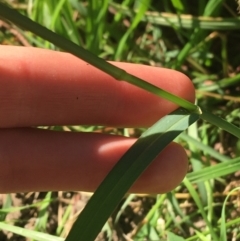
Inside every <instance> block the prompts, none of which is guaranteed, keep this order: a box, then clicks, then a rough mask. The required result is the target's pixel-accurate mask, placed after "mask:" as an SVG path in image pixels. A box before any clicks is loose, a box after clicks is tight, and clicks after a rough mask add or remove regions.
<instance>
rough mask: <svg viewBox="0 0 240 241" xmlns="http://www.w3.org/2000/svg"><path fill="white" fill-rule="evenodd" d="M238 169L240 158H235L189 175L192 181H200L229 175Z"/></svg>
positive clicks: (239, 167)
mask: <svg viewBox="0 0 240 241" xmlns="http://www.w3.org/2000/svg"><path fill="white" fill-rule="evenodd" d="M238 170H240V158H235V159H233V160H229V161H227V162H223V163H219V164H217V165H214V166H209V167H206V168H203V169H201V170H199V171H196V172H191V173H189V174H187V177H188V179H189V181H190V182H191V183H198V182H204V181H208V180H212V179H215V178H219V177H222V176H225V175H229V174H231V173H234V172H236V171H238Z"/></svg>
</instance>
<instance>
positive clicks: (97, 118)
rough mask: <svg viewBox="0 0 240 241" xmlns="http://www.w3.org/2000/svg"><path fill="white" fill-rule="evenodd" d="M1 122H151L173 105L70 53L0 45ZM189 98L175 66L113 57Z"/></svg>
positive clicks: (189, 87) (128, 68)
mask: <svg viewBox="0 0 240 241" xmlns="http://www.w3.org/2000/svg"><path fill="white" fill-rule="evenodd" d="M0 53H1V54H0V63H1V64H0V84H1V88H0V128H6V127H7V128H9V127H26V126H37V125H76V124H87V125H106V126H120V127H123V126H127V127H130V126H131V127H139V126H141V127H142V126H150V125H151V124H153V123H154V122H156V121H157V120H158V119H159V118H160V117H162V116H164V115H166V114H167V113H169V112H171V111H173V110H174V109H176V108H177V106H176V105H175V104H173V103H170V102H169V101H166V100H164V99H162V98H159V97H157V96H155V95H153V94H151V93H148V92H146V91H144V90H141V89H140V88H138V87H135V86H132V85H130V84H129V83H126V82H123V81H117V80H114V79H113V78H112V77H111V76H109V75H107V74H105V73H104V72H102V71H100V70H98V69H97V68H95V67H93V66H91V65H89V64H87V63H86V62H84V61H82V60H79V59H78V58H76V57H74V56H73V55H71V54H67V53H61V52H55V51H49V50H43V49H37V48H27V47H12V46H0ZM113 64H114V65H116V66H118V67H120V68H123V69H125V70H126V71H127V72H129V73H131V74H134V75H136V76H138V77H140V78H142V79H144V80H146V81H148V82H150V83H152V84H154V85H157V86H159V87H161V88H162V89H164V90H167V91H169V92H171V93H173V94H175V95H178V96H180V97H183V98H185V99H187V100H189V101H194V97H195V96H194V88H193V85H192V83H191V81H190V80H189V79H188V78H187V77H186V76H185V75H184V74H182V73H179V72H177V71H174V70H169V69H164V68H156V67H150V66H144V65H136V64H128V63H116V62H113Z"/></svg>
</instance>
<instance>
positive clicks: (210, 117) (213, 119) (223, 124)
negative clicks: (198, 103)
mask: <svg viewBox="0 0 240 241" xmlns="http://www.w3.org/2000/svg"><path fill="white" fill-rule="evenodd" d="M201 119H203V120H206V121H208V122H209V123H211V124H213V125H216V126H218V127H219V128H222V129H223V130H225V131H227V132H229V133H231V134H232V135H234V136H236V137H237V138H238V139H240V128H238V127H237V126H235V125H233V124H231V123H229V122H227V121H226V120H224V119H222V118H220V117H218V116H216V115H214V114H212V113H210V112H208V111H205V110H203V111H202V115H201Z"/></svg>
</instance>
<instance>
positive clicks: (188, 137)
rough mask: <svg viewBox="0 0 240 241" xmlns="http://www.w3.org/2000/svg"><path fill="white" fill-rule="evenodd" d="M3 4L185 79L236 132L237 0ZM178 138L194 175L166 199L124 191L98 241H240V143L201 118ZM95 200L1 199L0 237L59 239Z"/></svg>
mask: <svg viewBox="0 0 240 241" xmlns="http://www.w3.org/2000/svg"><path fill="white" fill-rule="evenodd" d="M4 2H6V3H7V4H9V5H10V6H11V7H13V8H14V9H17V10H18V11H19V12H21V13H22V14H24V15H26V16H28V17H29V18H31V19H32V20H34V21H36V22H38V23H40V24H42V25H44V26H45V27H47V28H49V29H51V30H53V31H54V32H56V33H58V34H59V35H61V36H64V37H65V38H67V39H69V40H71V41H72V42H74V43H76V44H77V45H80V46H82V47H84V48H86V49H87V50H89V51H90V52H92V53H94V54H96V55H98V56H99V57H101V58H103V59H104V60H116V61H123V62H130V63H139V64H145V65H150V66H156V67H165V68H171V69H176V70H178V71H181V72H183V73H185V74H186V75H187V76H189V78H190V79H191V80H192V82H193V84H194V86H195V88H196V96H197V100H196V103H197V104H198V105H199V106H201V107H203V108H204V109H207V110H208V111H209V112H211V113H213V114H215V115H217V116H220V117H222V118H224V119H226V120H227V121H228V122H231V123H232V124H234V125H236V126H238V127H240V94H239V93H240V55H239V54H238V53H239V52H240V45H239V43H240V15H239V13H238V5H237V2H236V1H234V0H232V1H223V0H209V1H205V0H201V1H200V0H199V1H196V3H195V4H196V5H194V6H193V4H192V1H190V0H171V1H167V0H162V1H153V0H152V1H150V0H125V1H117V0H115V1H113V0H89V1H81V0H79V1H77V0H62V1H57V0H52V1H49V0H35V1H30V0H29V1H4ZM0 30H1V31H0V43H1V44H4V45H20V46H36V47H40V48H48V49H53V50H59V51H61V49H60V48H58V47H57V46H55V45H53V44H51V43H49V42H48V41H46V40H43V39H42V38H40V37H38V36H36V35H34V34H32V33H30V32H29V31H23V30H22V29H20V28H18V27H17V26H15V25H13V24H12V23H10V22H8V21H6V20H4V19H2V20H0ZM40 128H50V129H52V130H58V131H59V130H60V131H86V132H90V131H91V132H102V133H111V134H119V135H125V136H133V137H139V136H140V135H141V133H142V132H143V131H145V129H144V128H139V129H133V128H119V129H117V128H113V127H102V126H61V127H59V126H55V127H52V126H51V127H40ZM175 141H176V142H178V143H180V144H182V145H183V146H184V147H185V149H186V152H187V154H188V157H189V172H188V174H187V176H186V178H185V179H184V180H183V182H182V183H181V185H179V186H178V187H177V188H176V189H175V190H173V191H172V192H169V193H166V194H159V195H147V194H146V195H139V194H129V195H126V196H125V197H124V199H123V200H122V201H121V203H120V204H119V205H118V207H117V208H116V209H115V211H114V213H113V214H112V215H111V217H110V218H109V220H108V222H106V224H105V225H104V227H103V229H102V232H101V233H100V234H99V236H98V238H97V240H99V241H100V240H113V241H116V240H136V241H144V240H146V241H148V240H149V241H150V240H152V241H155V240H176V241H178V240H188V241H190V240H239V239H240V206H239V205H240V200H239V198H240V193H239V190H238V189H237V187H238V186H239V183H240V182H239V178H238V177H239V175H240V172H239V170H240V157H239V154H240V141H239V140H238V139H237V138H236V137H235V136H233V135H231V134H229V133H228V132H226V131H223V130H221V129H219V128H218V127H216V126H214V125H212V124H210V123H208V122H205V121H203V120H199V121H198V122H195V123H194V124H193V125H192V126H191V127H189V128H188V129H187V131H184V132H183V133H182V134H180V135H179V136H178V137H177V138H176V140H175ZM66 178H67V177H66ZM235 188H236V189H235ZM90 196H91V194H90V193H84V192H81V191H79V192H72V191H71V190H69V192H61V191H60V192H48V193H44V192H36V193H17V194H0V205H1V210H0V221H1V222H0V229H1V230H2V231H1V232H0V240H12V241H15V240H46V241H47V240H63V239H64V238H65V237H66V235H67V234H68V232H69V230H70V229H71V226H72V224H73V222H74V221H75V220H76V217H77V215H78V214H79V213H80V212H81V210H82V208H83V207H84V206H85V204H86V203H87V201H88V200H89V198H90ZM31 230H32V231H34V232H31ZM20 234H21V235H22V236H21V235H20ZM47 234H50V235H52V236H50V235H47ZM53 236H58V237H60V238H57V237H56V238H55V239H53V238H54V237H53Z"/></svg>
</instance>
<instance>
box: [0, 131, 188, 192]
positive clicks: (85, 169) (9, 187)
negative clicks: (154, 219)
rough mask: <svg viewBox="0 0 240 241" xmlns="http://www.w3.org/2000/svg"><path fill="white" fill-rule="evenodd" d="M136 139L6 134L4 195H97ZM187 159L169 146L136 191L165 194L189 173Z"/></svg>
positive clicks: (0, 188)
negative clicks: (67, 192) (57, 192)
mask: <svg viewBox="0 0 240 241" xmlns="http://www.w3.org/2000/svg"><path fill="white" fill-rule="evenodd" d="M134 142H135V139H132V138H125V137H121V136H114V135H103V134H97V133H73V132H53V131H47V130H40V129H33V128H15V129H1V130H0V153H1V158H0V166H1V168H0V193H10V192H29V191H49V190H81V191H94V190H95V189H96V188H97V187H98V185H99V184H100V182H101V181H102V180H103V179H104V177H105V176H106V175H107V173H108V172H109V171H110V170H111V168H112V167H113V166H114V164H116V162H117V161H118V160H119V159H120V158H121V156H122V155H123V154H124V153H125V152H126V151H127V150H128V149H129V148H130V147H131V145H132V144H133V143H134ZM187 165H188V161H187V156H186V153H185V151H184V149H183V148H182V147H181V146H179V145H178V144H176V143H172V144H170V145H168V146H167V147H166V148H165V149H164V150H163V151H162V152H161V153H160V154H159V156H158V157H157V158H156V159H155V160H154V162H153V163H152V164H151V165H150V167H149V168H148V169H147V170H146V171H145V172H144V174H143V175H142V176H141V177H140V178H139V179H138V180H137V182H136V183H135V184H134V186H133V187H132V188H131V190H130V191H131V192H135V193H163V192H167V191H169V190H171V189H173V188H174V187H175V186H177V185H178V184H179V183H180V182H181V180H182V179H183V177H184V176H185V174H186V172H187Z"/></svg>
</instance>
